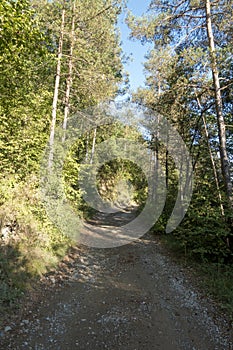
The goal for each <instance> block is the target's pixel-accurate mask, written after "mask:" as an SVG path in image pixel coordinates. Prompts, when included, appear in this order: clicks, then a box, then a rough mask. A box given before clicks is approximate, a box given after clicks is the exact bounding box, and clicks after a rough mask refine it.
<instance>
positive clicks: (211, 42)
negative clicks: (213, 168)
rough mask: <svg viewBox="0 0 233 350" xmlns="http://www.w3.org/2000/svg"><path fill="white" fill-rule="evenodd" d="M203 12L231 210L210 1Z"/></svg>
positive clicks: (224, 130) (224, 173)
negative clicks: (204, 13) (204, 12)
mask: <svg viewBox="0 0 233 350" xmlns="http://www.w3.org/2000/svg"><path fill="white" fill-rule="evenodd" d="M205 11H206V28H207V35H208V39H209V50H210V59H211V70H212V76H213V87H214V93H215V107H216V114H217V123H218V137H219V151H220V157H221V170H222V175H223V179H224V185H225V189H226V194H227V199H228V204H229V208H230V209H231V210H232V209H233V198H232V182H231V175H230V162H229V158H228V155H227V149H226V126H225V121H224V116H223V105H222V96H221V89H220V81H219V72H218V66H217V58H216V50H215V43H214V34H213V29H212V21H211V5H210V0H206V2H205Z"/></svg>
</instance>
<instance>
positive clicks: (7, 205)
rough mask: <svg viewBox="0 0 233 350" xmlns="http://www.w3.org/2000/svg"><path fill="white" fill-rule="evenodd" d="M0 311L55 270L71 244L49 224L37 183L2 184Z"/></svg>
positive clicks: (0, 212)
mask: <svg viewBox="0 0 233 350" xmlns="http://www.w3.org/2000/svg"><path fill="white" fill-rule="evenodd" d="M0 193H1V203H0V230H1V234H2V236H1V238H0V251H1V252H0V280H1V288H2V293H1V297H0V308H1V307H6V306H8V305H9V304H11V303H13V302H14V301H15V298H16V297H19V296H20V295H21V293H22V292H23V291H24V290H25V288H26V287H27V286H28V285H30V283H31V282H32V281H33V280H35V279H37V278H38V277H39V276H41V274H42V273H45V272H46V271H47V270H48V269H51V268H52V267H54V266H55V265H56V264H57V262H58V261H59V259H60V258H61V257H63V256H64V254H65V252H66V250H67V249H68V247H69V246H71V241H70V240H69V239H68V238H67V237H65V236H64V235H63V234H62V233H60V232H59V231H58V230H57V229H56V228H55V227H54V226H53V224H52V223H51V222H50V221H49V220H48V218H47V216H46V213H45V210H44V208H43V205H42V204H41V203H40V198H39V193H38V184H37V180H36V179H35V178H33V177H30V178H28V179H27V180H25V181H24V182H22V181H21V182H20V183H16V181H15V179H14V178H13V177H9V178H7V179H5V180H2V181H1V183H0Z"/></svg>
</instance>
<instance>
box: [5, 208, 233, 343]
mask: <svg viewBox="0 0 233 350" xmlns="http://www.w3.org/2000/svg"><path fill="white" fill-rule="evenodd" d="M125 217H126V215H124V216H122V214H121V218H122V220H125ZM109 218H110V219H109ZM109 218H108V221H106V220H105V225H106V228H105V229H106V230H110V229H111V226H108V225H112V224H113V222H114V220H116V222H119V221H120V220H119V214H117V215H115V216H114V215H111V216H109ZM101 220H104V218H98V220H97V218H96V220H94V221H93V222H92V223H96V224H97V225H100V224H101ZM89 224H90V223H89ZM41 283H42V289H41V291H40V293H39V295H40V296H39V300H38V301H37V303H36V304H35V305H31V306H30V308H27V310H26V311H25V312H24V314H23V315H22V316H21V318H20V319H19V320H18V321H16V320H15V321H14V322H13V323H10V327H11V330H9V331H8V332H7V333H6V334H4V335H3V336H2V345H1V346H0V348H1V349H4V350H6V349H11V350H18V349H19V350H24V349H25V350H28V349H34V350H39V349H40V350H50V349H51V350H73V349H80V350H81V349H83V350H95V349H97V350H98V349H99V350H103V349H110V350H117V349H122V350H133V349H135V350H136V349H137V350H138V349H145V350H147V349H148V350H151V349H159V350H180V349H184V350H189V349H190V350H191V349H192V350H197V349H198V350H202V349H203V350H214V349H216V350H217V349H224V350H225V349H233V345H232V343H231V339H230V333H229V332H228V331H227V323H226V322H225V321H224V320H223V319H221V318H220V317H219V316H216V315H217V313H216V312H215V309H214V306H213V305H212V304H211V303H210V302H209V301H207V300H205V299H203V298H202V296H201V295H200V294H199V293H198V292H197V291H195V289H194V288H193V287H192V286H191V285H190V280H189V277H187V274H186V272H185V269H184V268H180V267H178V266H177V265H176V264H175V263H174V262H173V261H172V260H171V259H170V258H169V256H167V255H165V254H164V253H163V249H162V248H161V246H160V244H159V242H158V240H156V239H155V238H154V237H153V236H152V235H150V234H148V235H146V236H145V237H143V238H142V239H140V240H138V241H137V242H134V243H132V244H129V245H126V246H122V247H119V248H112V249H91V248H87V247H84V246H81V247H77V248H75V249H72V250H71V252H70V254H69V256H67V257H66V258H65V259H64V261H63V262H62V263H61V265H60V268H59V269H58V270H57V271H55V272H53V273H50V274H49V275H47V276H45V277H44V278H43V281H42V282H41Z"/></svg>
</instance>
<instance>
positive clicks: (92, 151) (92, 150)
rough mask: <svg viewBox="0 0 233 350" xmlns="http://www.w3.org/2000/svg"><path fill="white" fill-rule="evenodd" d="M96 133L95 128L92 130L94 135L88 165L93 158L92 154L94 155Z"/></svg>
mask: <svg viewBox="0 0 233 350" xmlns="http://www.w3.org/2000/svg"><path fill="white" fill-rule="evenodd" d="M96 133H97V127H96V128H95V129H94V135H93V141H92V149H91V159H90V164H92V163H93V158H94V154H95V143H96Z"/></svg>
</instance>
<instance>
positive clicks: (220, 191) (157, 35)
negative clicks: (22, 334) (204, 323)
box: [0, 0, 233, 314]
mask: <svg viewBox="0 0 233 350" xmlns="http://www.w3.org/2000/svg"><path fill="white" fill-rule="evenodd" d="M122 11H127V2H125V1H123V0H95V1H93V0H92V1H91V0H84V1H82V0H51V1H48V0H2V1H1V2H0V38H1V40H0V67H1V74H0V86H1V87H0V89H1V103H0V135H1V137H0V230H1V236H0V282H1V283H0V310H4V309H5V308H9V307H15V305H17V300H18V299H19V298H20V297H21V296H22V295H23V294H24V292H25V290H27V289H28V288H29V287H30V284H31V283H32V281H34V280H37V279H38V278H39V277H40V276H41V275H42V274H43V273H45V272H47V271H49V270H50V269H51V268H53V267H54V266H56V264H57V263H58V262H59V261H60V260H61V259H62V257H63V256H64V255H65V253H66V252H67V250H68V249H69V247H71V246H72V245H74V244H75V242H73V241H72V239H71V238H70V237H67V236H66V235H64V233H62V232H61V231H60V230H59V228H58V227H57V226H56V225H55V224H54V223H53V222H52V221H51V220H50V219H49V218H48V216H47V213H46V210H45V208H44V206H43V203H42V201H41V198H40V194H39V188H40V167H41V158H42V157H43V154H44V150H45V147H46V145H47V144H48V145H49V150H50V152H49V161H48V168H49V167H50V166H51V164H52V162H53V146H54V137H55V136H56V135H55V133H56V125H62V128H63V130H66V128H67V123H69V118H70V116H72V114H74V113H77V111H79V116H80V119H81V120H82V113H83V111H86V110H90V109H92V110H93V108H95V107H96V106H99V105H101V104H103V103H108V101H114V100H115V99H116V97H117V96H121V97H122V96H125V94H126V93H127V92H128V94H129V90H128V89H129V87H128V76H127V72H126V71H125V68H124V62H125V60H127V57H125V56H124V53H123V52H122V49H121V43H120V40H121V38H120V34H119V29H118V18H119V15H120V13H121V12H122ZM126 21H127V25H128V26H129V28H130V30H131V37H132V40H139V41H140V42H141V44H142V45H143V44H144V43H146V42H150V43H152V49H151V50H150V52H149V53H148V55H147V56H146V57H145V64H144V65H145V81H146V85H145V87H144V88H139V89H138V90H137V91H136V92H134V93H133V94H132V95H130V97H129V99H130V102H131V103H133V104H134V106H139V107H140V108H142V109H143V110H144V111H145V113H144V114H145V116H146V118H144V120H140V126H139V127H138V125H137V123H136V122H135V121H133V122H132V123H130V122H129V123H128V124H127V125H126V126H123V125H122V123H121V122H118V121H116V122H115V123H114V124H112V125H107V124H106V125H101V126H98V127H95V128H93V129H92V130H90V131H88V132H86V133H85V134H83V135H82V136H81V137H80V138H79V139H78V140H77V142H76V143H75V145H74V146H72V149H71V150H70V152H69V154H68V157H67V159H66V162H65V166H64V169H63V180H64V184H65V191H66V196H67V199H68V201H69V202H70V203H71V204H72V206H73V208H74V210H75V211H76V212H77V213H78V215H79V216H80V218H82V219H85V218H88V217H90V216H91V215H92V214H93V210H92V208H90V207H89V206H88V205H87V204H86V203H85V200H84V198H83V194H82V191H81V190H80V187H79V184H78V182H77V173H78V171H79V167H80V162H81V161H82V160H83V159H84V158H85V159H86V161H87V162H89V163H90V164H91V163H92V160H93V156H94V153H95V146H96V145H98V144H100V143H101V142H103V141H104V140H108V139H110V138H111V139H113V140H114V139H116V138H125V139H128V140H133V141H137V142H138V143H141V144H142V145H144V146H146V147H147V149H148V152H149V153H150V154H151V162H152V166H156V164H157V162H158V161H159V162H160V164H161V165H162V168H163V169H164V172H165V175H166V190H167V197H166V203H165V206H164V210H163V213H162V215H161V216H160V218H159V220H158V221H157V222H156V223H155V225H154V227H152V228H151V232H153V233H154V234H155V235H159V236H160V237H161V240H162V241H164V244H166V245H167V246H168V247H169V249H171V250H174V252H175V253H174V254H175V255H176V256H177V257H179V258H180V259H182V261H183V263H184V264H191V265H194V266H195V267H196V269H197V270H198V269H199V270H198V273H199V274H200V275H201V276H202V275H204V276H206V277H205V278H203V279H204V280H205V285H206V286H207V290H208V291H209V293H210V294H211V295H214V296H215V297H216V298H217V300H218V301H219V302H220V304H221V305H222V307H223V308H224V309H225V310H227V311H229V312H230V313H231V314H232V312H233V284H232V278H233V269H232V262H233V195H232V176H233V175H232V165H233V122H232V121H233V100H232V93H233V56H232V54H233V45H232V41H233V1H232V0H227V1H226V0H225V1H222V0H219V1H211V0H189V1H188V0H180V1H173V0H152V1H151V4H150V6H149V8H148V12H147V14H146V15H144V16H142V17H135V16H134V15H133V14H132V13H130V12H128V15H127V20H126ZM160 116H163V117H165V118H166V119H167V120H168V121H169V123H171V125H172V126H173V127H174V128H175V129H176V130H177V131H178V133H179V135H180V136H181V137H182V140H183V141H184V143H185V145H186V147H187V149H188V151H189V154H190V155H191V157H192V170H193V172H194V174H195V181H194V185H193V194H192V199H191V203H190V205H189V208H188V210H187V212H186V215H185V217H184V219H183V221H182V222H181V223H180V225H179V226H178V227H177V228H176V229H175V230H174V231H173V232H171V233H169V234H168V233H166V231H165V228H166V224H167V222H168V220H169V217H170V216H171V213H172V210H173V208H174V205H175V201H176V197H177V193H178V190H177V188H178V174H177V169H176V164H175V163H174V160H173V159H172V157H171V154H169V151H168V150H167V149H166V145H164V144H163V143H162V142H161V141H160V140H159V135H158V133H156V132H154V129H153V127H152V125H153V122H154V121H156V120H157V119H158V118H160ZM124 118H125V119H126V120H127V121H132V119H133V116H132V115H131V114H130V113H129V112H128V114H127V113H126V115H125V116H124ZM130 124H131V125H130ZM142 128H143V130H144V133H143V134H142V133H141V132H140V130H141V129H142ZM121 180H124V181H128V182H129V183H130V184H131V185H132V188H133V194H132V197H133V198H132V200H133V202H134V203H136V205H137V206H138V210H139V211H140V210H142V208H143V205H144V204H145V201H146V197H147V181H146V179H145V177H144V175H143V172H142V171H141V170H140V169H139V168H138V166H137V164H134V163H133V162H130V161H128V160H126V159H122V158H120V157H118V158H116V159H115V160H111V161H109V162H107V163H106V164H104V165H103V166H102V167H101V169H100V170H99V173H98V179H97V181H98V188H99V192H100V193H101V195H102V196H103V197H105V198H106V199H108V200H114V199H115V197H116V196H117V193H116V192H117V191H116V185H117V184H118V183H119V181H121ZM124 183H125V182H124ZM122 186H124V184H123V185H122ZM121 191H124V189H121Z"/></svg>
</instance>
